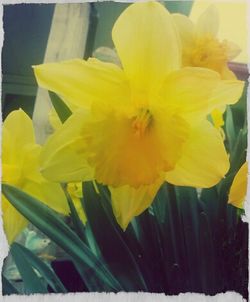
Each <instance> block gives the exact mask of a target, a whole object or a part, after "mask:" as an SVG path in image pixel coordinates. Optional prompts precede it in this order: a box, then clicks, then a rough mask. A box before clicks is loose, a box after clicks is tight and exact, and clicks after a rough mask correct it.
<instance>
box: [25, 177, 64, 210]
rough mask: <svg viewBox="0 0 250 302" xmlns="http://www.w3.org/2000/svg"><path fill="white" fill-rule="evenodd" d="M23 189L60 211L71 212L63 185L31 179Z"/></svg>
mask: <svg viewBox="0 0 250 302" xmlns="http://www.w3.org/2000/svg"><path fill="white" fill-rule="evenodd" d="M22 189H23V191H24V192H26V193H28V194H30V195H31V196H34V197H35V198H37V199H39V200H40V201H41V202H43V203H45V204H46V205H47V206H49V207H50V208H52V209H54V210H55V211H57V212H58V213H61V214H64V215H67V214H68V213H69V207H68V203H67V200H66V197H65V194H64V192H63V190H62V188H61V186H60V185H59V184H57V183H52V182H47V181H45V180H43V182H41V183H36V182H32V181H29V182H27V183H26V184H25V185H24V186H23V188H22Z"/></svg>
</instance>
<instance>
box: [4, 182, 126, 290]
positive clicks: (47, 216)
mask: <svg viewBox="0 0 250 302" xmlns="http://www.w3.org/2000/svg"><path fill="white" fill-rule="evenodd" d="M2 192H3V194H4V195H5V197H6V198H7V199H8V200H9V201H10V203H11V204H12V205H13V206H14V207H15V208H16V209H17V210H18V211H19V212H20V213H21V214H22V215H23V216H24V217H26V218H27V219H28V220H29V221H30V222H31V223H32V224H34V225H35V226H36V227H37V228H38V229H39V230H40V231H41V232H43V233H44V234H46V235H47V236H48V237H49V238H50V239H51V240H53V241H54V242H55V243H56V244H58V245H59V246H60V247H61V248H62V249H64V250H65V251H66V252H67V253H68V254H69V255H70V256H71V257H72V258H73V260H74V262H75V263H77V264H78V265H77V269H78V270H79V271H81V272H82V274H81V276H82V277H83V278H84V282H85V283H86V285H87V286H88V287H89V288H90V290H92V291H93V290H96V291H97V290H102V291H103V290H105V289H106V290H108V289H109V290H121V289H122V288H121V286H120V285H119V283H118V282H117V281H116V279H115V278H114V277H113V276H112V274H111V273H110V272H109V271H108V270H107V268H106V267H105V266H104V264H103V263H102V262H101V261H100V260H99V259H98V258H97V257H96V256H95V255H94V254H93V253H92V252H91V250H90V249H89V248H88V247H87V246H86V244H84V243H83V242H82V241H81V239H80V238H79V237H78V236H77V235H76V234H75V233H74V232H73V231H72V230H71V229H70V228H69V227H68V226H67V225H66V224H65V223H64V222H63V220H62V219H61V218H59V217H58V215H56V214H55V212H54V211H53V210H51V209H50V208H49V207H48V206H46V205H45V204H43V203H42V202H40V201H39V200H37V199H36V198H34V197H32V196H30V195H28V194H27V193H24V192H22V191H21V190H19V189H17V188H15V187H13V186H10V185H5V184H3V185H2ZM93 278H94V280H95V281H97V280H99V283H98V282H96V284H99V286H100V288H97V289H96V288H94V289H93V288H91V286H93V284H94V281H93V280H91V279H93Z"/></svg>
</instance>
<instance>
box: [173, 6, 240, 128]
mask: <svg viewBox="0 0 250 302" xmlns="http://www.w3.org/2000/svg"><path fill="white" fill-rule="evenodd" d="M172 16H173V17H174V21H175V23H176V25H177V28H178V30H179V33H180V38H181V42H182V65H183V66H193V67H205V68H209V69H212V70H215V71H217V72H218V73H220V75H221V77H222V78H223V79H234V78H235V75H234V73H233V72H232V71H230V70H229V68H228V66H227V63H228V62H229V61H230V60H232V59H233V58H235V57H236V56H237V55H238V54H239V53H240V49H239V47H237V45H236V44H234V43H233V42H229V41H227V40H223V41H219V40H218V38H217V32H218V29H219V16H218V11H217V10H216V7H215V6H214V5H211V6H209V7H208V8H207V9H206V10H205V11H204V12H203V14H201V16H200V17H199V19H198V21H197V23H196V24H195V23H193V22H192V21H191V20H190V19H189V18H188V17H186V16H185V15H182V14H173V15H172ZM224 111H225V106H220V107H219V108H216V109H215V110H213V111H212V112H211V117H212V119H213V123H214V125H215V127H216V128H218V129H219V128H220V127H222V126H223V125H224V120H223V117H222V116H223V113H224Z"/></svg>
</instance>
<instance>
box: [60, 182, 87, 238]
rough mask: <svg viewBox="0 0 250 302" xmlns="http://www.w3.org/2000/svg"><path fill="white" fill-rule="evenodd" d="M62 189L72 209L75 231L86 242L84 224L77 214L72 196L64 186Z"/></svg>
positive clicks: (71, 215) (71, 214)
mask: <svg viewBox="0 0 250 302" xmlns="http://www.w3.org/2000/svg"><path fill="white" fill-rule="evenodd" d="M62 189H63V191H64V194H65V196H66V198H67V201H68V205H69V208H70V217H71V219H72V222H73V225H74V228H75V231H76V233H77V234H78V236H79V238H80V239H82V240H83V241H84V240H85V239H86V236H85V230H84V225H83V223H82V221H81V219H80V217H79V215H78V213H77V210H76V208H75V205H74V203H73V201H72V199H71V196H70V194H69V192H68V191H67V189H66V187H65V186H64V185H62Z"/></svg>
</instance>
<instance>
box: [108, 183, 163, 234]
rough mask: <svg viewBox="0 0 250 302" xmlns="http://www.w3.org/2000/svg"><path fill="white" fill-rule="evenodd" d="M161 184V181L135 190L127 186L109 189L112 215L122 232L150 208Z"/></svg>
mask: <svg viewBox="0 0 250 302" xmlns="http://www.w3.org/2000/svg"><path fill="white" fill-rule="evenodd" d="M161 184H162V181H157V182H155V183H153V184H151V185H145V186H141V187H139V188H137V189H135V188H132V187H130V186H128V185H126V186H121V187H117V188H114V187H109V189H110V191H111V198H112V207H113V212H114V215H115V217H116V220H117V222H118V224H119V225H120V226H121V228H122V229H123V230H124V231H125V230H126V228H127V226H128V224H129V223H130V221H131V220H132V219H133V218H134V217H135V216H138V215H140V214H141V213H142V212H143V211H145V210H146V209H147V208H148V207H149V206H150V204H151V203H152V202H153V199H154V197H155V195H156V193H157V191H158V190H159V188H160V186H161Z"/></svg>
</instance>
